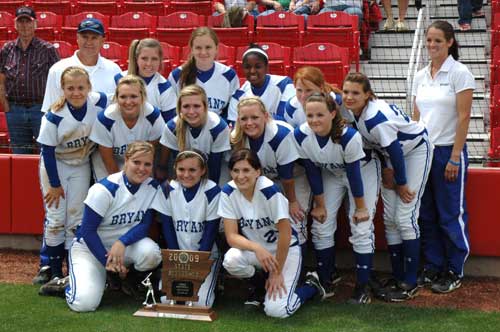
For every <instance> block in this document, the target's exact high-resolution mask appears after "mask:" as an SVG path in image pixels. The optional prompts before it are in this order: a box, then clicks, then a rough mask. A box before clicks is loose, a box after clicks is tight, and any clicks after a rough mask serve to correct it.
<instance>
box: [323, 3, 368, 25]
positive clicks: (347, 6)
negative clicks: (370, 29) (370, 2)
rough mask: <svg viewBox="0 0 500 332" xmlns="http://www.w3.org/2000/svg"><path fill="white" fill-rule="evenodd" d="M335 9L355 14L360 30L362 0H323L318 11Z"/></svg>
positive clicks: (332, 10) (333, 10)
mask: <svg viewBox="0 0 500 332" xmlns="http://www.w3.org/2000/svg"><path fill="white" fill-rule="evenodd" d="M335 11H339V12H346V13H348V14H351V15H356V16H357V17H358V29H359V30H361V24H362V23H363V0H325V2H324V5H323V9H321V11H320V13H325V12H335Z"/></svg>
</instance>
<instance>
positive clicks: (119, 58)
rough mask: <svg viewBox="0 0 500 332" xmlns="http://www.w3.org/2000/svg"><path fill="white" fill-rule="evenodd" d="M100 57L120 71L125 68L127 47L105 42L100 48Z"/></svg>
mask: <svg viewBox="0 0 500 332" xmlns="http://www.w3.org/2000/svg"><path fill="white" fill-rule="evenodd" d="M101 55H102V56H103V57H105V58H106V59H109V60H111V61H113V62H115V63H116V64H117V65H119V66H120V67H121V68H122V69H126V68H127V59H128V47H127V46H123V45H120V44H118V43H115V42H111V41H108V42H105V43H104V45H103V46H102V48H101Z"/></svg>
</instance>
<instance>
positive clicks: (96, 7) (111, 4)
mask: <svg viewBox="0 0 500 332" xmlns="http://www.w3.org/2000/svg"><path fill="white" fill-rule="evenodd" d="M119 8H120V2H119V1H110V0H89V1H86V0H82V1H77V3H76V8H75V9H74V11H75V13H79V12H99V13H101V14H103V15H118V14H119Z"/></svg>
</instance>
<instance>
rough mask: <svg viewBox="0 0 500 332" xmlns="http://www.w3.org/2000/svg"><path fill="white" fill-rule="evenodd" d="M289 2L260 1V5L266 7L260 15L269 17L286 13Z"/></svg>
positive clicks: (288, 0)
mask: <svg viewBox="0 0 500 332" xmlns="http://www.w3.org/2000/svg"><path fill="white" fill-rule="evenodd" d="M290 1H291V0H261V1H260V4H261V5H264V6H266V10H265V11H263V12H262V13H260V15H269V14H272V13H274V12H281V11H288V7H289V6H290Z"/></svg>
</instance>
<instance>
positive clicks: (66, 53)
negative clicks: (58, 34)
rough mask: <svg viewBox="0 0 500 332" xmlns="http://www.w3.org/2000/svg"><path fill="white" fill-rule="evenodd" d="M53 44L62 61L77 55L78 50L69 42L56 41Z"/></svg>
mask: <svg viewBox="0 0 500 332" xmlns="http://www.w3.org/2000/svg"><path fill="white" fill-rule="evenodd" d="M51 43H52V45H54V47H55V48H56V50H57V53H59V57H60V58H61V59H64V58H69V57H70V56H72V55H73V54H74V53H75V49H76V48H75V47H74V46H73V44H71V43H68V42H67V41H62V40H56V41H53V42H51Z"/></svg>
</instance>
